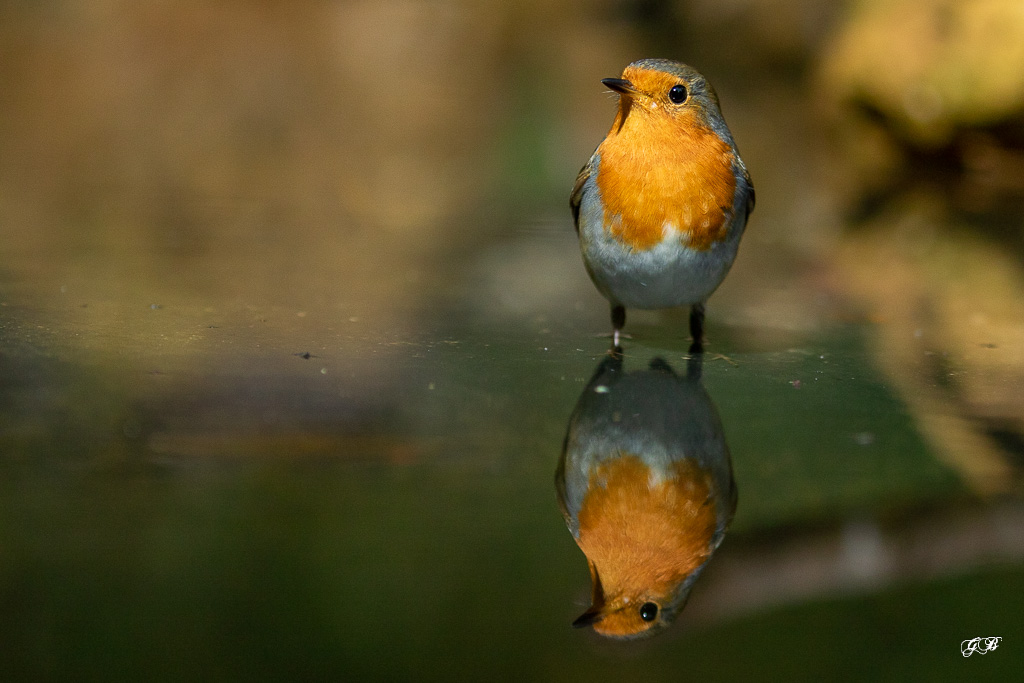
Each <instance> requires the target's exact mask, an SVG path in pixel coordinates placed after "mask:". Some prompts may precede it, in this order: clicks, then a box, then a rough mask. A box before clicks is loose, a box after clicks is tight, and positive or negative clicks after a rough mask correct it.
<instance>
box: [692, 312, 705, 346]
mask: <svg viewBox="0 0 1024 683" xmlns="http://www.w3.org/2000/svg"><path fill="white" fill-rule="evenodd" d="M690 336H691V337H692V338H693V342H692V343H691V344H690V353H691V354H696V353H704V304H694V305H693V307H692V308H690Z"/></svg>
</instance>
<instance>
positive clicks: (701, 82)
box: [569, 59, 755, 352]
mask: <svg viewBox="0 0 1024 683" xmlns="http://www.w3.org/2000/svg"><path fill="white" fill-rule="evenodd" d="M601 83H603V84H604V85H605V86H606V87H607V88H609V90H611V91H612V92H614V93H616V94H617V95H618V98H619V101H618V110H617V112H616V114H615V120H614V122H613V123H612V127H611V129H610V130H609V131H608V134H607V136H605V138H604V140H603V141H602V142H601V144H600V145H598V147H597V149H596V150H595V151H594V153H593V155H592V156H591V157H590V160H589V161H588V162H587V163H586V165H585V166H584V167H583V168H582V169H581V170H580V172H579V175H578V176H577V177H576V182H575V184H574V185H573V188H572V194H571V195H570V199H569V204H570V207H571V209H572V215H573V222H574V224H575V226H576V232H577V234H578V236H579V243H580V251H581V252H582V255H583V263H584V265H585V266H586V269H587V273H588V274H589V275H590V278H591V280H593V282H594V284H595V285H596V286H597V289H598V291H599V292H600V293H601V294H602V295H603V296H604V297H605V298H606V299H607V300H608V302H609V303H610V304H611V321H612V348H616V347H618V346H619V338H620V333H621V331H622V328H623V326H624V325H625V324H626V309H628V308H636V309H644V310H654V309H663V308H675V307H682V306H689V307H690V321H689V322H690V334H691V337H692V344H691V347H690V351H691V352H701V351H703V344H704V307H705V302H706V301H707V299H708V297H710V296H711V294H712V293H713V292H714V291H715V290H716V289H717V288H718V286H719V285H720V284H721V283H722V280H724V279H725V276H726V274H728V272H729V269H730V268H731V267H732V264H733V261H734V260H735V258H736V252H737V250H738V249H739V243H740V238H741V237H742V235H743V232H744V229H745V228H746V225H747V220H748V218H749V217H750V214H751V212H752V211H753V210H754V203H755V195H754V185H753V183H752V182H751V179H750V173H749V172H748V171H747V167H746V164H744V162H743V159H742V158H741V157H740V153H739V150H738V149H737V148H736V143H735V141H734V140H733V137H732V133H731V132H730V131H729V127H728V126H727V125H726V123H725V119H724V118H723V117H722V111H721V107H720V105H719V102H718V96H717V94H716V93H715V90H714V89H713V88H712V87H711V84H710V83H709V82H708V81H707V79H706V78H705V77H704V76H702V75H701V74H700V73H699V72H698V71H697V70H696V69H694V68H693V67H691V66H688V65H686V64H683V63H682V62H677V61H672V60H668V59H641V60H637V61H635V62H632V63H631V64H629V65H628V66H627V67H626V68H625V69H624V70H623V72H622V76H621V77H620V78H605V79H603V80H602V81H601Z"/></svg>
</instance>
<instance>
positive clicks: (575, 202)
mask: <svg viewBox="0 0 1024 683" xmlns="http://www.w3.org/2000/svg"><path fill="white" fill-rule="evenodd" d="M593 164H594V158H593V157H591V158H590V161H588V162H587V164H586V166H584V167H583V168H581V169H580V173H579V175H577V176H576V183H575V184H574V185H573V186H572V194H570V195H569V208H571V209H572V222H573V224H574V225H575V226H576V232H579V231H580V204H581V203H582V202H583V186H584V185H586V184H587V180H588V179H589V178H590V173H591V169H592V168H593Z"/></svg>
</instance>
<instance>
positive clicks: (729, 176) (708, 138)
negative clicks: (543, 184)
mask: <svg viewBox="0 0 1024 683" xmlns="http://www.w3.org/2000/svg"><path fill="white" fill-rule="evenodd" d="M629 109H630V110H631V111H629V113H628V115H626V117H625V123H623V122H622V117H623V112H622V111H621V110H620V112H619V115H618V116H617V117H616V119H615V123H614V125H613V126H612V130H611V132H609V134H608V137H606V138H605V140H604V142H602V143H601V145H600V146H599V147H598V150H597V151H598V154H600V163H599V167H598V169H597V187H598V190H599V191H600V193H601V199H602V201H603V203H604V210H605V214H604V215H605V228H606V229H607V230H609V231H610V232H611V233H612V234H613V235H614V236H615V237H616V238H617V239H618V240H620V241H621V242H623V243H624V244H626V245H628V246H630V247H632V248H633V249H641V250H642V249H650V248H651V247H654V246H655V245H657V244H659V243H661V241H662V240H663V239H664V238H665V236H666V234H667V227H666V224H667V223H671V224H673V225H674V226H675V227H676V229H678V230H679V232H680V233H681V235H680V239H681V240H682V242H683V244H684V245H686V246H689V247H690V248H692V249H698V250H701V251H703V250H707V249H709V248H711V245H712V244H714V243H715V242H717V241H719V240H722V239H724V238H725V237H726V235H727V232H728V229H729V220H728V219H729V217H730V216H731V215H732V204H733V198H734V197H735V193H736V179H735V176H734V175H733V152H732V149H731V148H730V147H729V145H728V143H726V142H724V141H722V140H721V139H719V137H718V136H717V135H716V134H715V133H714V132H713V131H712V130H710V129H709V128H707V127H706V126H705V125H704V124H703V123H702V122H700V121H699V120H698V119H697V117H696V115H695V114H694V113H693V112H686V113H684V114H681V115H680V116H679V117H673V116H670V115H669V114H668V113H666V112H664V111H662V110H659V109H655V110H649V109H641V108H640V107H639V106H633V107H630V108H629Z"/></svg>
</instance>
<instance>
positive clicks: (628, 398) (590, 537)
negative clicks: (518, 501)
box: [555, 348, 736, 638]
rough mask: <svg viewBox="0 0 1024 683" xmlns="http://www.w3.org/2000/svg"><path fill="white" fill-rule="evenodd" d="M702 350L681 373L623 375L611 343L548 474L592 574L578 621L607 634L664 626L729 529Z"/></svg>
mask: <svg viewBox="0 0 1024 683" xmlns="http://www.w3.org/2000/svg"><path fill="white" fill-rule="evenodd" d="M702 357H703V356H702V354H694V356H693V357H692V358H691V360H690V361H689V366H688V372H687V374H686V375H685V376H682V377H680V376H678V375H677V374H676V373H675V372H674V371H673V370H672V368H671V367H670V366H669V365H668V363H666V362H665V361H664V360H661V359H655V360H653V361H652V362H651V364H650V369H649V370H644V371H639V372H630V373H625V372H623V367H622V366H623V361H622V355H621V350H620V349H618V348H616V349H614V350H613V353H612V354H611V355H610V356H609V357H607V358H606V359H605V360H604V361H603V362H602V363H601V364H600V365H599V366H598V368H597V371H596V372H595V373H594V376H593V378H592V379H591V380H590V383H589V384H588V385H587V387H586V388H585V389H584V391H583V394H582V395H581V396H580V399H579V401H578V403H577V405H576V409H575V410H574V411H573V414H572V417H571V418H570V420H569V429H568V432H567V434H566V437H565V445H564V447H563V450H562V457H561V460H560V461H559V467H558V472H557V473H556V475H555V487H556V489H557V491H558V501H559V505H560V507H561V509H562V514H563V516H564V517H565V522H566V525H567V526H568V527H569V531H570V532H571V533H572V535H573V537H574V538H575V540H576V544H577V545H578V546H579V547H580V549H581V550H582V551H583V554H584V555H586V557H587V564H588V565H589V567H590V577H591V582H592V594H591V600H592V604H591V606H590V608H589V609H587V611H586V612H584V613H583V614H582V615H581V616H580V617H579V618H578V619H576V621H575V622H573V625H574V626H577V627H583V626H592V627H593V628H594V630H595V631H596V632H598V633H600V634H601V635H604V636H609V637H612V638H637V637H640V636H645V635H651V634H653V633H655V632H657V631H659V630H661V629H662V628H664V627H666V626H668V625H669V624H671V623H672V621H673V620H674V619H675V618H676V616H678V614H679V612H680V611H681V610H682V609H683V606H684V605H685V604H686V600H687V598H688V597H689V594H690V590H691V588H692V587H693V584H694V582H695V581H696V580H697V577H698V576H699V575H700V573H701V571H703V569H704V567H705V566H706V564H707V562H708V560H709V559H710V558H711V556H712V554H713V553H714V551H715V550H716V549H717V548H718V546H719V544H720V543H721V542H722V539H723V538H724V536H725V532H726V530H727V528H728V526H729V523H730V522H731V521H732V517H733V514H734V512H735V510H736V487H735V484H734V481H733V475H732V464H731V462H730V459H729V450H728V448H727V446H726V443H725V437H724V436H723V432H722V424H721V422H720V420H719V418H718V414H717V412H716V411H715V407H714V405H713V403H712V402H711V399H710V397H709V396H708V394H707V392H706V391H705V390H704V387H703V384H702V383H701V381H700V368H701V365H700V364H701V362H702V361H701V359H702Z"/></svg>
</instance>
